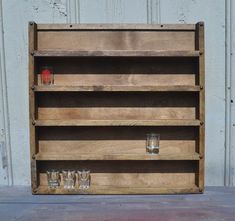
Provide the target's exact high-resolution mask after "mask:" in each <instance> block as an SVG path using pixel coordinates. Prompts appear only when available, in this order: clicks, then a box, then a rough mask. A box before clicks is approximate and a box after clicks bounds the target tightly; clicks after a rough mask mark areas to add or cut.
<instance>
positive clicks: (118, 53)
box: [34, 50, 200, 57]
mask: <svg viewBox="0 0 235 221" xmlns="http://www.w3.org/2000/svg"><path fill="white" fill-rule="evenodd" d="M199 55H200V52H199V51H169V50H153V51H152V50H141V51H139V50H107V51H104V50H103V51H61V50H53V51H52V50H44V51H34V56H35V57H199Z"/></svg>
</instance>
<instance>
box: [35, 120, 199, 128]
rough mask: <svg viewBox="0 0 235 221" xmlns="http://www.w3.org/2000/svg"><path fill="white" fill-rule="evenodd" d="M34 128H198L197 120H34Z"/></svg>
mask: <svg viewBox="0 0 235 221" xmlns="http://www.w3.org/2000/svg"><path fill="white" fill-rule="evenodd" d="M34 123H35V126H200V121H199V120H74V119H73V120H63V119H62V120H35V122H34Z"/></svg>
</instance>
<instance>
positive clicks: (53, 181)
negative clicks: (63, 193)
mask: <svg viewBox="0 0 235 221" xmlns="http://www.w3.org/2000/svg"><path fill="white" fill-rule="evenodd" d="M47 182H48V187H49V188H56V187H58V186H59V185H60V173H59V171H56V170H50V171H47Z"/></svg>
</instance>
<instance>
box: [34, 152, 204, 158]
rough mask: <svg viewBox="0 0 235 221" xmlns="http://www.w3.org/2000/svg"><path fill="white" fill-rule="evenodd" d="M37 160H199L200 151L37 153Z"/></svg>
mask: <svg viewBox="0 0 235 221" xmlns="http://www.w3.org/2000/svg"><path fill="white" fill-rule="evenodd" d="M35 157H36V160H199V159H200V156H199V154H198V153H194V154H184V155H183V154H179V155H178V154H175V155H173V154H171V155H169V154H167V155H166V154H165V155H164V154H163V155H161V154H158V155H154V154H146V153H145V154H106V155H99V154H79V155H74V154H73V155H72V154H63V155H58V154H55V155H49V154H37V155H36V156H35Z"/></svg>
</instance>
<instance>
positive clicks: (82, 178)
mask: <svg viewBox="0 0 235 221" xmlns="http://www.w3.org/2000/svg"><path fill="white" fill-rule="evenodd" d="M90 179H91V176H90V170H82V171H78V185H79V189H83V190H84V189H88V188H89V187H90Z"/></svg>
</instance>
